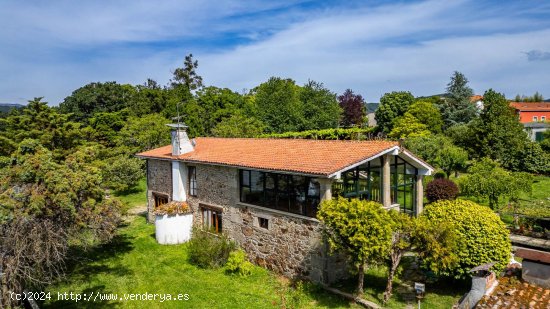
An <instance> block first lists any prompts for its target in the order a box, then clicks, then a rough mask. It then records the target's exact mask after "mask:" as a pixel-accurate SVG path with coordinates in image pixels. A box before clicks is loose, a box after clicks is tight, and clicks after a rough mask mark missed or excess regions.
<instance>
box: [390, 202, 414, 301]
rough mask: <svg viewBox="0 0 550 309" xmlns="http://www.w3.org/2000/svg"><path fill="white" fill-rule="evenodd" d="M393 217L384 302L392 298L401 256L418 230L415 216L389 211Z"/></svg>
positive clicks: (410, 246) (409, 248)
mask: <svg viewBox="0 0 550 309" xmlns="http://www.w3.org/2000/svg"><path fill="white" fill-rule="evenodd" d="M389 215H390V217H391V228H392V236H391V246H390V250H389V259H388V281H387V284H386V290H385V291H384V303H387V302H388V300H389V299H390V297H391V295H392V291H393V278H394V277H395V273H396V272H397V268H398V267H399V264H400V263H401V258H403V255H405V253H406V252H407V251H409V250H411V249H412V247H413V244H414V240H413V237H414V234H415V230H416V220H415V218H413V217H411V216H409V215H407V214H405V213H402V212H397V211H395V210H391V211H389Z"/></svg>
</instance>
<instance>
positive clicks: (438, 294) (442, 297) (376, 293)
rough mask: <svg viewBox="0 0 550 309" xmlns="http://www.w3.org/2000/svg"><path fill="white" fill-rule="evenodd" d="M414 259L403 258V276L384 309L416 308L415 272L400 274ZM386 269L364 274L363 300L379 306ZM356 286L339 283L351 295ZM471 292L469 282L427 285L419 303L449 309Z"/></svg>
mask: <svg viewBox="0 0 550 309" xmlns="http://www.w3.org/2000/svg"><path fill="white" fill-rule="evenodd" d="M412 260H413V257H404V258H403V261H402V263H401V265H400V267H399V268H400V270H401V273H402V275H400V276H398V278H396V279H395V280H394V283H393V295H392V298H391V299H390V301H389V302H388V303H387V304H386V306H384V308H396V309H397V308H405V307H406V306H407V304H411V305H412V306H413V308H418V305H417V300H416V298H415V294H414V291H413V290H412V287H413V286H414V282H415V281H418V282H424V280H423V277H422V276H420V277H419V276H418V272H415V273H414V274H410V273H409V274H404V272H403V270H404V269H405V268H408V267H410V263H411V261H412ZM386 276H387V269H386V267H383V266H374V267H370V268H369V269H368V270H367V272H366V273H365V288H364V291H365V294H364V296H363V298H365V299H367V300H370V301H372V302H374V303H377V304H379V305H382V299H383V294H384V290H385V288H386V283H387V282H386ZM355 286H356V280H349V281H346V282H342V283H340V285H339V286H338V288H339V289H341V290H343V291H347V292H352V291H353V290H354V288H355ZM469 289H470V286H469V283H468V282H457V281H449V282H446V281H438V282H429V283H427V284H426V295H425V298H424V299H422V301H421V308H430V309H432V308H434V309H447V308H451V307H452V306H453V305H454V304H455V303H456V302H458V300H459V299H460V297H462V295H464V294H465V293H466V292H467V291H468V290H469Z"/></svg>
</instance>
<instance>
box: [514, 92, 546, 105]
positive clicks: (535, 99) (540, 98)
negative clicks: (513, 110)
mask: <svg viewBox="0 0 550 309" xmlns="http://www.w3.org/2000/svg"><path fill="white" fill-rule="evenodd" d="M514 101H515V102H542V101H544V97H543V96H542V94H540V93H539V92H538V91H537V92H535V94H534V95H532V96H524V95H522V96H520V95H519V94H518V95H516V98H515V99H514Z"/></svg>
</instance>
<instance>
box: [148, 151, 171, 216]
mask: <svg viewBox="0 0 550 309" xmlns="http://www.w3.org/2000/svg"><path fill="white" fill-rule="evenodd" d="M153 192H155V193H158V194H163V195H166V196H168V201H171V200H172V162H170V161H163V160H153V159H148V160H147V220H148V221H149V222H151V223H154V222H155V217H154V215H153V211H154V207H155V199H154V198H153Z"/></svg>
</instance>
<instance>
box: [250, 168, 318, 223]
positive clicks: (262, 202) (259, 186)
mask: <svg viewBox="0 0 550 309" xmlns="http://www.w3.org/2000/svg"><path fill="white" fill-rule="evenodd" d="M239 179H240V184H239V186H240V200H241V202H244V203H249V204H253V205H257V206H263V207H267V208H272V209H277V210H280V211H285V212H291V213H295V214H300V215H306V216H315V214H316V212H317V207H318V205H319V193H320V190H319V184H318V183H317V182H314V181H312V179H311V178H309V177H306V176H301V175H287V174H277V173H264V172H259V171H248V170H241V171H240V177H239Z"/></svg>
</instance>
